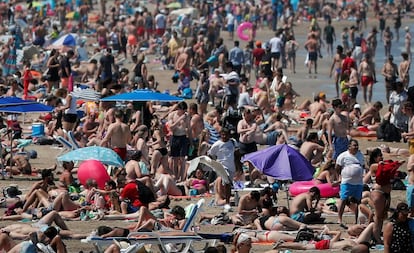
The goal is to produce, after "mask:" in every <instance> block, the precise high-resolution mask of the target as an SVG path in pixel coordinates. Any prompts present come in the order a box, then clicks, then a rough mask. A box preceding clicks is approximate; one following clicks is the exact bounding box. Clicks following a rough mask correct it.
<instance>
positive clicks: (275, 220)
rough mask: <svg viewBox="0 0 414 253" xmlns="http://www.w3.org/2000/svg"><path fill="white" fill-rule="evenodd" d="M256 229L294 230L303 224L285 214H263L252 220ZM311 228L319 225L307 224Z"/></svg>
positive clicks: (316, 227)
mask: <svg viewBox="0 0 414 253" xmlns="http://www.w3.org/2000/svg"><path fill="white" fill-rule="evenodd" d="M254 224H255V225H256V228H257V230H270V231H286V230H289V231H294V230H299V229H300V227H301V226H305V224H304V223H301V222H298V221H295V220H293V219H291V218H290V217H288V216H287V215H286V214H282V213H281V214H279V215H276V216H271V215H265V216H262V217H259V218H257V219H256V220H254ZM308 227H309V228H311V229H320V230H322V229H323V228H322V227H319V226H308Z"/></svg>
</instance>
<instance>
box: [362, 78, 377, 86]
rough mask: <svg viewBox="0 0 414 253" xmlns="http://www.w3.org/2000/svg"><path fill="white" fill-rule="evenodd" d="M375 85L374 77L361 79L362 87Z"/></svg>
mask: <svg viewBox="0 0 414 253" xmlns="http://www.w3.org/2000/svg"><path fill="white" fill-rule="evenodd" d="M373 84H374V79H372V77H370V76H363V77H361V85H362V86H368V85H373Z"/></svg>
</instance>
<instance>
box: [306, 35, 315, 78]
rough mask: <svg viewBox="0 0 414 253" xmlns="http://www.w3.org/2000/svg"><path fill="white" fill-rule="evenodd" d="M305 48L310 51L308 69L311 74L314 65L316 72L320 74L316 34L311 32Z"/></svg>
mask: <svg viewBox="0 0 414 253" xmlns="http://www.w3.org/2000/svg"><path fill="white" fill-rule="evenodd" d="M304 46H305V48H306V50H307V51H308V58H309V63H308V69H309V74H311V73H312V66H314V68H315V74H318V63H317V62H318V52H317V50H318V41H317V39H316V35H315V34H313V33H312V34H311V35H310V38H309V39H308V40H307V41H306V42H305V45H304Z"/></svg>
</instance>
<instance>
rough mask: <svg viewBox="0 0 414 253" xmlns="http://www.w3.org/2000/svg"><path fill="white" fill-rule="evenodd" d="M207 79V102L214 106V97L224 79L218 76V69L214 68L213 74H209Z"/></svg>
mask: <svg viewBox="0 0 414 253" xmlns="http://www.w3.org/2000/svg"><path fill="white" fill-rule="evenodd" d="M209 81H210V89H209V90H208V94H209V96H210V101H209V102H208V103H209V104H210V105H212V106H214V99H215V98H216V96H217V92H218V91H219V90H221V89H223V87H224V85H225V81H224V79H223V78H222V77H221V76H220V69H218V68H216V69H214V74H213V75H211V76H210V78H209Z"/></svg>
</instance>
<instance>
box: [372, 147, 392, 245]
mask: <svg viewBox="0 0 414 253" xmlns="http://www.w3.org/2000/svg"><path fill="white" fill-rule="evenodd" d="M381 162H383V155H382V152H381V150H380V149H379V148H376V149H374V150H373V151H372V152H371V155H370V156H369V164H368V165H369V172H368V173H369V175H370V178H371V183H372V184H373V186H372V188H371V194H370V197H371V200H372V202H373V204H374V210H375V215H374V223H375V225H374V238H375V240H377V243H381V241H382V240H381V231H382V225H383V223H384V219H385V218H386V216H387V211H388V209H389V207H390V203H391V190H392V187H391V183H389V184H387V185H379V184H377V183H376V182H375V175H376V172H377V170H378V165H379V164H380V163H381ZM368 173H367V174H368Z"/></svg>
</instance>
